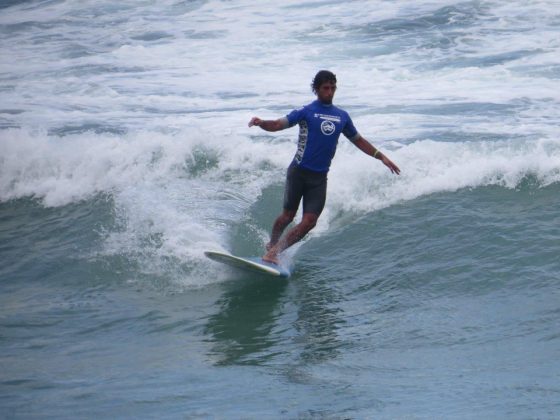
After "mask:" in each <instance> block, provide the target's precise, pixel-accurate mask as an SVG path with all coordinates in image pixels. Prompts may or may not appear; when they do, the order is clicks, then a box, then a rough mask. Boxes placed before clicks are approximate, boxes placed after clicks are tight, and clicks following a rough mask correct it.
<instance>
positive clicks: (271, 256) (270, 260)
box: [262, 250, 279, 265]
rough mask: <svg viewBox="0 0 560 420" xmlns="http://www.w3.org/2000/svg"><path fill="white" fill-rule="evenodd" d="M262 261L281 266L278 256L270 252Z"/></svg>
mask: <svg viewBox="0 0 560 420" xmlns="http://www.w3.org/2000/svg"><path fill="white" fill-rule="evenodd" d="M262 260H263V261H264V262H267V263H271V264H276V265H278V264H279V261H278V256H277V255H276V254H275V253H274V252H272V251H270V250H269V251H268V252H267V253H266V254H265V255H264V256H263V257H262Z"/></svg>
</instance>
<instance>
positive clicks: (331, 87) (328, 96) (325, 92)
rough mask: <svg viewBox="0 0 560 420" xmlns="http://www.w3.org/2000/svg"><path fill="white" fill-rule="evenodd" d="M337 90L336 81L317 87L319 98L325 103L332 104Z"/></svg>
mask: <svg viewBox="0 0 560 420" xmlns="http://www.w3.org/2000/svg"><path fill="white" fill-rule="evenodd" d="M335 92H336V83H333V82H325V83H323V84H321V86H319V89H317V98H318V99H319V100H320V101H321V102H322V103H324V104H332V100H333V97H334V93H335Z"/></svg>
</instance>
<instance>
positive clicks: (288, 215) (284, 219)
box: [279, 210, 296, 226]
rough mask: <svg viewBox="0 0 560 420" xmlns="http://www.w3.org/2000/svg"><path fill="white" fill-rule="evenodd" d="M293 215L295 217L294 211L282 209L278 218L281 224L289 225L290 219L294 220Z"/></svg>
mask: <svg viewBox="0 0 560 420" xmlns="http://www.w3.org/2000/svg"><path fill="white" fill-rule="evenodd" d="M294 217H296V212H295V211H292V210H284V211H283V212H282V214H281V215H280V217H279V219H280V220H281V223H282V224H283V225H286V226H287V225H289V224H290V223H292V220H294Z"/></svg>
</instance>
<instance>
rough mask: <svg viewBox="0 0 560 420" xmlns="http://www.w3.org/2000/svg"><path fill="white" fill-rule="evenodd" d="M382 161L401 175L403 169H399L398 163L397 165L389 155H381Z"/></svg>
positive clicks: (393, 171) (392, 170)
mask: <svg viewBox="0 0 560 420" xmlns="http://www.w3.org/2000/svg"><path fill="white" fill-rule="evenodd" d="M381 162H383V164H384V165H385V166H386V167H387V168H389V170H390V171H391V172H392V173H394V174H397V175H399V174H400V173H401V170H400V169H399V167H398V166H397V165H395V164H394V163H393V162H392V161H391V159H389V158H388V157H387V156H385V155H383V156H381Z"/></svg>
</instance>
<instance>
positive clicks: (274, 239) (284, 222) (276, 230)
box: [266, 209, 296, 251]
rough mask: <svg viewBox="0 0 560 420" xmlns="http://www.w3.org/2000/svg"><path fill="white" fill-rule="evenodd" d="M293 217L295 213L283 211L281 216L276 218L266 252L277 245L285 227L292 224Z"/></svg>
mask: <svg viewBox="0 0 560 420" xmlns="http://www.w3.org/2000/svg"><path fill="white" fill-rule="evenodd" d="M295 215H296V211H294V210H287V209H284V211H283V212H282V214H281V215H280V216H278V217H277V218H276V220H275V221H274V224H273V225H272V234H271V235H270V242H269V243H268V244H267V245H266V250H267V251H270V249H271V248H272V247H273V246H274V245H276V244H277V243H278V240H279V239H280V237H281V236H282V233H283V232H284V229H286V226H288V225H289V224H290V223H292V220H294V217H295Z"/></svg>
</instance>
